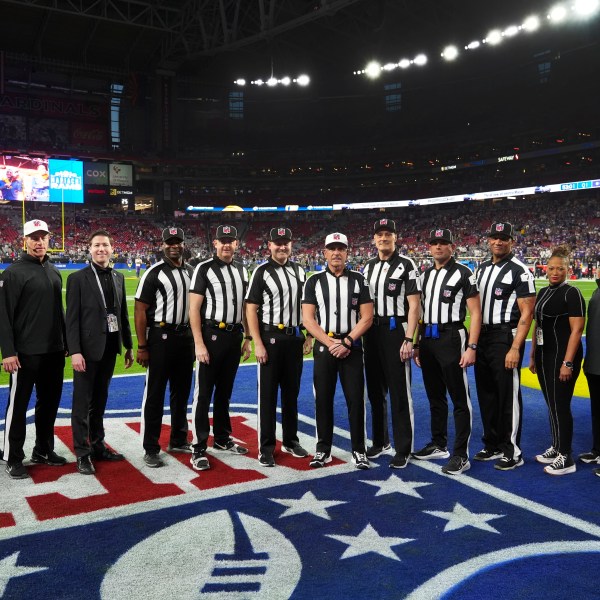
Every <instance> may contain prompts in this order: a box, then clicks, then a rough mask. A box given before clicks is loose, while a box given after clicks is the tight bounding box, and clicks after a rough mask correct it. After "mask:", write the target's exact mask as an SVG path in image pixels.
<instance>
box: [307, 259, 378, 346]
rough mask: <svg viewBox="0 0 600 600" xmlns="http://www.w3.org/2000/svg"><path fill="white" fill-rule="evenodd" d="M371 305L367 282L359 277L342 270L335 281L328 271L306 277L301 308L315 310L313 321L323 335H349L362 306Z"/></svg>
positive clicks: (355, 273) (358, 274) (371, 300)
mask: <svg viewBox="0 0 600 600" xmlns="http://www.w3.org/2000/svg"><path fill="white" fill-rule="evenodd" d="M372 302H373V298H372V296H371V290H370V288H369V283H368V281H367V280H366V279H365V278H364V276H363V275H362V274H361V273H358V272H357V271H350V270H349V269H344V271H343V272H342V274H341V275H340V276H339V277H336V276H335V275H334V274H333V273H332V272H331V271H330V270H329V269H326V270H325V271H322V272H321V273H317V274H316V275H313V276H312V277H309V278H308V279H307V281H306V284H305V285H304V294H303V296H302V304H314V305H315V306H316V315H315V316H316V320H317V323H318V324H319V326H320V327H321V329H323V331H325V333H328V334H329V333H332V334H337V335H339V334H344V333H350V332H351V331H352V330H353V329H354V327H355V326H356V323H358V321H359V319H360V317H359V314H360V307H361V305H362V304H370V303H372Z"/></svg>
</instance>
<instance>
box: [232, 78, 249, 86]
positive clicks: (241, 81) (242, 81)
mask: <svg viewBox="0 0 600 600" xmlns="http://www.w3.org/2000/svg"><path fill="white" fill-rule="evenodd" d="M233 83H235V85H239V86H241V87H243V86H245V85H246V80H245V79H244V78H242V77H240V78H239V79H236V80H235V81H234V82H233Z"/></svg>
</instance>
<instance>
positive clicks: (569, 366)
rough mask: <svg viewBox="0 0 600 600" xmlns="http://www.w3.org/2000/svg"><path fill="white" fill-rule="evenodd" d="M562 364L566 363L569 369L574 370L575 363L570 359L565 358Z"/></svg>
mask: <svg viewBox="0 0 600 600" xmlns="http://www.w3.org/2000/svg"><path fill="white" fill-rule="evenodd" d="M562 364H563V365H565V367H567V369H571V371H572V370H573V363H572V362H571V361H570V360H563V363H562Z"/></svg>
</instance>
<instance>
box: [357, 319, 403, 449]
mask: <svg viewBox="0 0 600 600" xmlns="http://www.w3.org/2000/svg"><path fill="white" fill-rule="evenodd" d="M405 335H406V324H405V323H402V324H400V325H399V326H397V327H396V329H393V330H390V326H389V323H385V324H381V325H375V324H374V325H373V326H372V327H371V328H370V329H369V330H368V331H367V333H366V334H365V336H364V338H363V339H364V342H365V375H366V380H367V393H368V395H369V402H370V404H371V421H372V427H373V435H372V440H373V446H387V445H388V444H389V443H390V437H389V433H388V414H387V400H386V395H387V394H388V393H389V396H390V407H391V409H392V435H393V437H394V448H395V450H396V452H397V453H399V454H403V455H405V456H408V455H410V453H411V452H412V451H413V450H414V448H413V441H414V413H413V402H412V393H411V388H410V385H411V364H410V360H407V361H406V362H402V361H401V360H400V347H401V346H402V343H403V342H404V336H405Z"/></svg>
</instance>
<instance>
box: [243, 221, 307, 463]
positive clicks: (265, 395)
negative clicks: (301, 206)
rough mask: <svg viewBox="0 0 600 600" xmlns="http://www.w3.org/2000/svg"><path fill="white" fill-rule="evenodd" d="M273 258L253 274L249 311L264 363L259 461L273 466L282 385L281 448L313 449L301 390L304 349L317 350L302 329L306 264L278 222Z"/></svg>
mask: <svg viewBox="0 0 600 600" xmlns="http://www.w3.org/2000/svg"><path fill="white" fill-rule="evenodd" d="M268 248H269V252H270V253H271V256H270V258H269V259H268V260H267V262H265V263H263V264H262V265H260V266H258V267H257V268H256V269H255V270H254V273H252V278H251V279H250V288H249V290H248V294H247V296H246V316H247V319H248V327H249V328H250V335H251V336H252V339H253V340H254V355H255V356H256V363H257V369H258V417H259V418H258V443H259V456H258V461H259V463H260V464H261V465H262V466H264V467H273V466H274V465H275V460H274V458H273V452H274V450H275V442H276V435H275V427H276V422H277V391H278V389H279V388H280V389H281V423H282V433H283V435H282V446H281V450H282V451H283V452H286V453H288V454H291V455H292V456H295V457H296V458H305V457H307V456H308V452H307V451H306V450H305V449H304V448H303V447H302V446H301V445H300V442H299V440H298V394H299V392H300V379H301V377H302V365H303V360H302V354H303V353H304V354H309V353H310V351H311V344H312V339H311V337H310V336H307V337H306V338H305V336H304V334H303V333H302V329H301V324H302V321H301V299H302V287H303V285H304V281H305V280H306V274H305V272H304V269H303V268H302V267H301V266H300V265H299V264H298V263H295V262H293V261H291V260H290V255H291V253H292V232H291V230H290V229H288V228H287V227H274V228H273V229H271V231H270V232H269V240H268Z"/></svg>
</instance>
